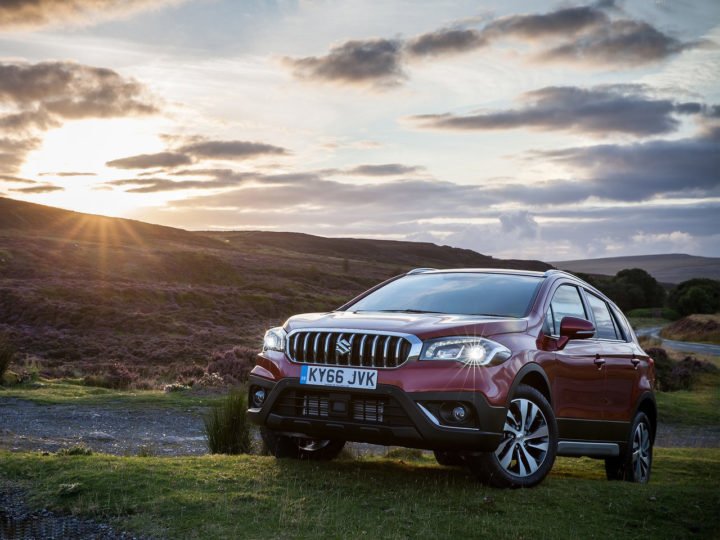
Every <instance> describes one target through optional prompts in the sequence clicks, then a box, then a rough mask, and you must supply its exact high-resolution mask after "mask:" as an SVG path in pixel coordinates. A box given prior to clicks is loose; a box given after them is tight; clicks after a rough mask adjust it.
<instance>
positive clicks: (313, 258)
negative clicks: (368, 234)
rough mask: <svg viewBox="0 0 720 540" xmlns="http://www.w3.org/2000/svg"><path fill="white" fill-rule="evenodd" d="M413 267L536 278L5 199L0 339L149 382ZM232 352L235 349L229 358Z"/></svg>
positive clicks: (393, 252) (355, 246)
mask: <svg viewBox="0 0 720 540" xmlns="http://www.w3.org/2000/svg"><path fill="white" fill-rule="evenodd" d="M420 266H434V267H460V266H465V267H510V268H526V269H533V270H544V269H547V268H549V265H547V264H546V263H543V262H540V261H504V260H501V259H494V258H492V257H488V256H485V255H481V254H479V253H475V252H473V251H470V250H464V249H456V248H451V247H447V246H443V247H441V246H436V245H434V244H430V243H413V242H394V241H385V240H363V239H352V238H346V239H337V238H321V237H316V236H310V235H305V234H296V233H275V232H273V233H267V232H223V233H207V232H190V231H185V230H182V229H175V228H171V227H162V226H158V225H151V224H148V223H142V222H138V221H132V220H126V219H118V218H108V217H102V216H93V215H88V214H82V213H77V212H70V211H66V210H61V209H58V208H51V207H47V206H41V205H37V204H31V203H25V202H20V201H15V200H11V199H6V198H0V333H4V334H7V335H8V337H9V339H10V340H11V341H12V342H13V343H14V344H15V345H16V346H17V347H18V348H19V350H20V352H21V356H23V357H27V358H35V359H36V361H37V362H38V363H39V365H40V368H41V371H43V372H45V373H47V374H49V375H54V376H81V375H87V374H101V373H105V372H106V371H107V370H108V368H109V367H110V366H111V365H113V364H115V363H118V364H121V365H124V366H127V367H129V368H130V370H131V371H132V372H133V374H134V376H136V377H138V378H139V379H147V380H149V381H171V380H175V378H176V377H177V376H178V375H180V376H181V377H183V378H192V377H197V376H199V374H201V373H202V371H203V370H204V369H205V367H206V366H207V365H208V361H209V360H213V361H222V359H223V358H225V357H226V356H227V354H230V355H231V356H233V355H235V356H244V357H246V358H252V355H253V354H254V351H256V349H257V346H258V345H259V342H260V339H261V338H262V334H263V332H264V330H265V329H266V328H268V327H270V326H273V325H278V324H281V323H282V322H283V321H284V320H285V319H286V318H287V317H288V316H290V315H293V314H295V313H300V312H308V311H327V310H331V309H334V308H335V307H337V306H339V305H341V304H342V303H344V302H345V301H346V300H348V299H349V298H352V297H353V296H355V295H357V294H359V293H360V292H362V291H363V290H365V289H367V288H369V287H370V286H372V285H373V284H375V283H377V282H379V281H381V280H383V279H386V278H388V277H391V276H393V275H397V274H399V273H402V272H406V271H408V270H409V269H411V268H414V267H420ZM233 348H235V351H234V352H232V353H226V352H225V351H229V350H231V349H233Z"/></svg>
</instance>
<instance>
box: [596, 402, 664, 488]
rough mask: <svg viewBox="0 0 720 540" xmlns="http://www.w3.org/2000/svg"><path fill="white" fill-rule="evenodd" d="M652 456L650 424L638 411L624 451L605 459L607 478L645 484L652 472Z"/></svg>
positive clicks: (644, 415)
mask: <svg viewBox="0 0 720 540" xmlns="http://www.w3.org/2000/svg"><path fill="white" fill-rule="evenodd" d="M652 457H653V432H652V425H651V424H650V420H649V419H648V417H647V415H646V414H645V413H643V412H639V413H637V414H636V415H635V419H634V420H633V423H632V428H631V429H630V436H629V438H628V443H627V446H626V447H625V452H624V453H623V454H621V455H620V456H618V457H612V458H608V459H606V460H605V474H606V475H607V479H608V480H625V481H626V482H636V483H639V484H647V483H648V482H649V481H650V473H651V472H652Z"/></svg>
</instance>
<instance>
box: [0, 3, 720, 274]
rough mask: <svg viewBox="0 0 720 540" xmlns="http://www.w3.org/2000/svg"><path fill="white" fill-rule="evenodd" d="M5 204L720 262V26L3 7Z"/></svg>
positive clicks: (545, 15)
mask: <svg viewBox="0 0 720 540" xmlns="http://www.w3.org/2000/svg"><path fill="white" fill-rule="evenodd" d="M0 30H1V31H2V33H1V34H0V50H1V51H2V52H0V130H1V132H0V196H6V197H8V198H11V199H17V200H22V201H27V202H34V203H39V204H44V205H47V206H54V207H58V208H64V209H68V210H74V211H80V212H85V213H92V214H95V215H106V216H109V217H123V218H129V219H136V220H139V221H144V222H146V223H153V224H158V225H166V226H172V227H177V228H182V229H185V230H189V231H202V230H205V231H231V230H232V231H246V230H258V231H268V232H298V233H306V234H312V235H317V236H324V237H328V238H372V239H379V240H402V241H422V242H431V243H434V244H438V245H449V246H453V247H459V248H465V249H472V250H473V251H476V252H478V253H482V254H486V255H491V256H493V257H497V258H513V259H539V260H544V261H568V260H583V259H600V258H612V257H625V256H642V255H666V254H671V253H679V254H688V255H695V256H706V257H717V256H720V192H719V190H720V84H718V83H720V75H718V74H720V4H718V3H716V2H711V1H709V0H696V1H692V2H687V3H683V4H682V5H680V4H677V3H669V2H662V1H660V2H654V3H650V4H649V3H647V2H640V1H627V2H615V1H612V0H604V1H599V2H573V3H571V4H568V3H565V2H553V3H551V4H547V5H544V6H542V7H538V6H537V5H536V4H535V3H533V2H529V1H527V0H514V1H511V2H498V1H494V2H485V3H483V4H482V6H479V5H478V4H477V3H476V2H471V1H469V0H447V1H445V2H443V3H442V4H441V9H438V4H437V3H435V2H408V1H407V0H393V1H391V2H360V1H357V0H338V1H333V2H322V3H315V2H294V1H292V0H286V1H280V2H264V1H262V0H256V1H250V2H242V3H238V2H232V1H229V0H163V1H159V2H150V1H149V0H132V1H129V2H119V1H115V0H101V1H100V0H76V1H74V2H72V3H69V4H63V3H57V2H51V1H48V0H34V1H32V2H30V1H19V2H13V3H10V4H7V5H3V6H0Z"/></svg>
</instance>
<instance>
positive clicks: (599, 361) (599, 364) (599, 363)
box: [595, 356, 605, 369]
mask: <svg viewBox="0 0 720 540" xmlns="http://www.w3.org/2000/svg"><path fill="white" fill-rule="evenodd" d="M595 365H596V366H597V367H598V369H602V367H603V366H604V365H605V359H604V358H600V356H595Z"/></svg>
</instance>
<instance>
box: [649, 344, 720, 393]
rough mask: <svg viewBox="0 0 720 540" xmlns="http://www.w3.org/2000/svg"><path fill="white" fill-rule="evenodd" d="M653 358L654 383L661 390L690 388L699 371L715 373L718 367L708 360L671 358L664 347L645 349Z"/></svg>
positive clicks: (687, 357)
mask: <svg viewBox="0 0 720 540" xmlns="http://www.w3.org/2000/svg"><path fill="white" fill-rule="evenodd" d="M646 352H647V353H648V354H649V355H650V357H651V358H653V359H654V360H655V375H656V380H655V385H656V387H657V389H658V390H661V391H663V392H675V391H678V390H692V387H693V384H694V383H695V381H696V380H697V376H698V375H699V374H700V373H716V372H717V371H718V368H717V367H716V366H714V365H713V364H711V363H710V362H705V361H703V360H698V359H697V358H695V357H694V356H686V357H685V358H683V359H682V360H681V361H679V362H676V361H674V360H672V359H671V358H670V357H669V356H668V354H667V352H666V351H665V349H662V348H659V347H657V348H652V349H648V350H647V351H646Z"/></svg>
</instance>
